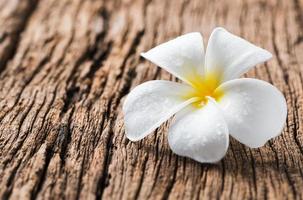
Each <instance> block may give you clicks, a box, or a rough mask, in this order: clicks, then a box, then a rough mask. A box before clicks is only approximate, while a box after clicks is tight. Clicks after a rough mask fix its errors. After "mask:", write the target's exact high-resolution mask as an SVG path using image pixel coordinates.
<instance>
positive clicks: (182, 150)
mask: <svg viewBox="0 0 303 200" xmlns="http://www.w3.org/2000/svg"><path fill="white" fill-rule="evenodd" d="M168 142H169V145H170V147H171V149H172V150H173V152H175V153H176V154H178V155H181V156H186V157H189V158H192V159H194V160H196V161H199V162H208V163H213V162H217V161H219V160H220V159H221V158H223V156H224V155H225V153H226V151H227V148H228V143H229V139H228V129H227V125H226V123H225V121H224V118H223V116H222V113H221V112H220V110H219V109H218V107H217V106H216V105H215V103H214V102H213V101H212V100H209V101H208V103H207V104H206V105H204V106H203V107H201V108H200V109H197V108H194V107H192V106H188V107H187V108H185V109H184V110H182V111H181V112H179V113H177V114H176V119H175V121H174V122H173V123H172V125H171V127H170V129H169V134H168Z"/></svg>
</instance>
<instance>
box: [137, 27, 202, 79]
mask: <svg viewBox="0 0 303 200" xmlns="http://www.w3.org/2000/svg"><path fill="white" fill-rule="evenodd" d="M141 55H142V56H143V57H144V58H146V59H147V60H149V61H151V62H153V63H154V64H156V65H158V66H159V67H161V68H163V69H165V70H166V71H168V72H170V73H171V74H173V75H174V76H176V77H178V78H180V79H181V80H183V81H184V82H187V83H189V81H188V77H192V76H196V74H201V75H202V74H204V68H203V66H204V46H203V39H202V36H201V34H200V33H196V32H195V33H188V34H185V35H182V36H180V37H177V38H175V39H173V40H170V41H168V42H165V43H163V44H160V45H159V46H156V47H154V48H152V49H151V50H149V51H148V52H146V53H142V54H141Z"/></svg>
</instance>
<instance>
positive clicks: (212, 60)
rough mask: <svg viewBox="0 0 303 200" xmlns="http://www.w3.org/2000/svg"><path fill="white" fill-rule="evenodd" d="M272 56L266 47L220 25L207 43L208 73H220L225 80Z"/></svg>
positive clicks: (239, 74) (206, 60)
mask: <svg viewBox="0 0 303 200" xmlns="http://www.w3.org/2000/svg"><path fill="white" fill-rule="evenodd" d="M271 57H272V55H271V53H270V52H268V51H266V50H265V49H262V48H260V47H257V46H255V45H253V44H252V43H250V42H248V41H246V40H244V39H242V38H240V37H238V36H235V35H233V34H231V33H229V32H228V31H226V30H225V29H223V28H220V27H219V28H216V29H215V30H214V31H213V32H212V34H211V36H210V38H209V42H208V45H207V49H206V55H205V66H206V73H215V74H220V76H221V78H222V81H223V82H224V81H228V80H231V79H234V78H238V77H240V76H241V75H242V74H244V73H245V72H247V71H248V70H249V69H251V68H252V67H254V66H255V65H257V64H259V63H262V62H265V61H266V60H268V59H270V58H271Z"/></svg>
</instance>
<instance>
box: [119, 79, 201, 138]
mask: <svg viewBox="0 0 303 200" xmlns="http://www.w3.org/2000/svg"><path fill="white" fill-rule="evenodd" d="M191 90H192V89H191V88H190V87H189V86H187V85H183V84H180V83H175V82H170V81H161V80H156V81H148V82H145V83H143V84H141V85H139V86H137V87H135V88H134V89H133V90H132V91H131V92H130V93H129V95H128V96H127V98H126V99H125V102H124V104H123V112H124V120H125V129H126V136H127V138H128V139H130V140H132V141H136V140H140V139H142V138H144V137H145V136H146V135H148V134H149V133H151V132H152V131H153V130H155V129H156V128H157V127H159V126H160V125H161V124H162V123H163V122H165V121H166V120H168V119H169V118H170V117H171V116H173V115H174V114H175V113H176V112H178V111H179V110H181V109H182V108H184V107H185V106H187V105H189V104H190V103H192V102H194V101H196V99H195V98H192V99H189V100H186V101H185V99H184V98H183V97H182V95H184V94H186V93H188V92H189V91H191Z"/></svg>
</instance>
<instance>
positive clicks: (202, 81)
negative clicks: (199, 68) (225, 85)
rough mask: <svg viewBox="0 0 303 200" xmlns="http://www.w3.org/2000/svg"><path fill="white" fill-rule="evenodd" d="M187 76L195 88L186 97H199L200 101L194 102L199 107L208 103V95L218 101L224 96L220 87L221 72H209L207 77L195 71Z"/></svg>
mask: <svg viewBox="0 0 303 200" xmlns="http://www.w3.org/2000/svg"><path fill="white" fill-rule="evenodd" d="M186 78H187V80H188V81H189V82H190V84H191V86H192V87H193V88H194V90H193V91H192V92H189V93H188V94H186V95H185V98H186V99H190V98H193V97H198V98H199V101H196V102H195V103H193V104H192V105H193V106H195V107H197V108H200V107H202V106H203V105H205V104H206V103H207V101H208V100H207V98H206V97H207V96H209V97H212V98H214V99H215V100H216V101H219V100H220V98H221V97H222V96H223V91H221V90H219V89H218V86H219V85H220V82H221V77H220V75H219V73H208V74H207V75H206V76H205V77H202V76H201V75H200V74H198V73H195V74H193V75H190V76H187V77H186Z"/></svg>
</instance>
